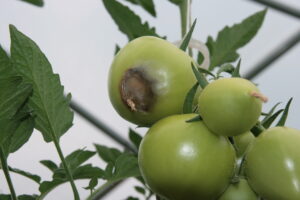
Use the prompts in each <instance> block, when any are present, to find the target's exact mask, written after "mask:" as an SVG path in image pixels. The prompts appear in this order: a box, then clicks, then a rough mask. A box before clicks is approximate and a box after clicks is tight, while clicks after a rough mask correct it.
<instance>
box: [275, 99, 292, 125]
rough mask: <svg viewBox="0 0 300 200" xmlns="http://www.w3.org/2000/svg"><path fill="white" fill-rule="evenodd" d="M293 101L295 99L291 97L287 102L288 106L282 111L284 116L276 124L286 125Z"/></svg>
mask: <svg viewBox="0 0 300 200" xmlns="http://www.w3.org/2000/svg"><path fill="white" fill-rule="evenodd" d="M292 101H293V98H290V99H289V101H288V102H287V104H286V106H285V108H284V111H283V113H282V116H281V118H280V119H279V121H278V123H277V124H276V126H284V125H285V122H286V119H287V116H288V114H289V109H290V105H291V103H292Z"/></svg>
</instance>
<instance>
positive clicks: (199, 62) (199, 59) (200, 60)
mask: <svg viewBox="0 0 300 200" xmlns="http://www.w3.org/2000/svg"><path fill="white" fill-rule="evenodd" d="M203 61H204V56H203V54H202V53H201V52H200V51H199V52H198V56H197V63H198V64H199V65H201V64H202V63H203Z"/></svg>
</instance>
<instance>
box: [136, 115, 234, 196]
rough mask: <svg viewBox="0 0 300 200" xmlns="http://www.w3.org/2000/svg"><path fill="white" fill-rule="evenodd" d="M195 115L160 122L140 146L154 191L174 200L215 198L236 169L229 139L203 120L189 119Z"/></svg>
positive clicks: (142, 167) (146, 175)
mask: <svg viewBox="0 0 300 200" xmlns="http://www.w3.org/2000/svg"><path fill="white" fill-rule="evenodd" d="M195 116H196V115H195V114H185V115H173V116H169V117H167V118H164V119H162V120H160V121H158V122H157V123H155V124H154V125H153V126H152V127H151V128H150V129H149V131H148V132H147V134H146V136H145V137H144V138H143V140H142V142H141V145H140V149H139V156H138V161H139V166H140V170H141V173H142V176H143V177H144V179H145V181H146V182H147V184H148V185H149V187H150V188H151V189H152V190H153V191H154V192H156V193H158V194H160V195H162V196H164V197H166V198H168V199H170V200H200V199H201V200H215V199H216V198H217V197H219V196H220V195H221V194H222V192H224V190H225V189H226V188H227V186H228V184H229V182H230V180H231V177H232V175H233V172H234V168H235V152H234V149H233V147H232V145H231V144H230V142H229V141H228V139H227V138H226V137H223V136H217V135H215V134H213V133H211V132H210V131H209V130H208V129H207V127H206V126H205V125H204V123H203V122H192V123H187V122H186V120H189V119H191V118H193V117H195Z"/></svg>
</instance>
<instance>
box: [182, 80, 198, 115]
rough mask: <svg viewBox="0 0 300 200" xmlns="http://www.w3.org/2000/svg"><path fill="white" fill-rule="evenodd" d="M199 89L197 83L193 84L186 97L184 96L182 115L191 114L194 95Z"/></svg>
mask: <svg viewBox="0 0 300 200" xmlns="http://www.w3.org/2000/svg"><path fill="white" fill-rule="evenodd" d="M198 87H199V83H198V82H197V83H195V85H194V86H193V87H192V88H191V89H190V90H189V91H188V93H187V95H186V96H185V99H184V103H183V110H182V113H183V114H187V113H192V112H193V105H194V99H195V95H196V93H197V89H198Z"/></svg>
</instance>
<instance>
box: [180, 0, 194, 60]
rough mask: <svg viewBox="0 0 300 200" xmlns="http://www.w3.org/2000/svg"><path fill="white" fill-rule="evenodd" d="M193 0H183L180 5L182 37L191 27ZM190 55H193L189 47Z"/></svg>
mask: <svg viewBox="0 0 300 200" xmlns="http://www.w3.org/2000/svg"><path fill="white" fill-rule="evenodd" d="M191 3H192V1H191V0H183V1H182V3H181V4H180V5H179V10H180V21H181V38H182V39H183V38H184V36H185V34H186V33H187V28H191V25H192V22H191V21H192V19H191V16H192V15H191ZM188 50H189V55H190V56H192V49H191V48H189V49H188Z"/></svg>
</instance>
